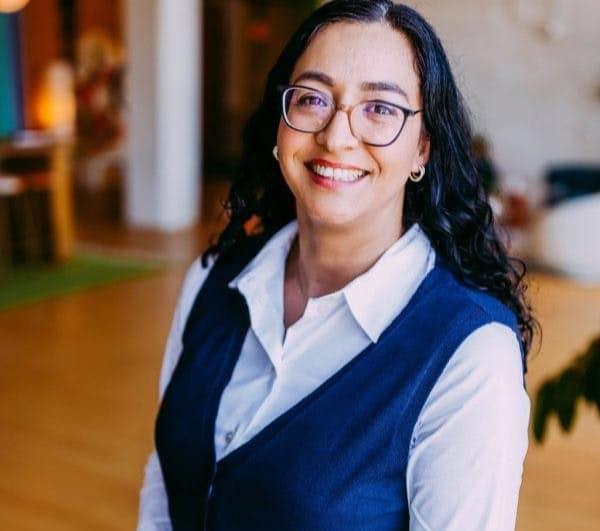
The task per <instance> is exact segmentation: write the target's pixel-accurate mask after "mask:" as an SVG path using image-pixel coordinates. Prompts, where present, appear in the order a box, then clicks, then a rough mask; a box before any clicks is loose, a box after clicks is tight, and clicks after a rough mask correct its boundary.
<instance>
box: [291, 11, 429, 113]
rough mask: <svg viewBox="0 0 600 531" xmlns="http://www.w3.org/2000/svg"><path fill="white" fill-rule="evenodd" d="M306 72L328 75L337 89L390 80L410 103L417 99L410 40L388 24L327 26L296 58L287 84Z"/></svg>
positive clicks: (339, 24)
mask: <svg viewBox="0 0 600 531" xmlns="http://www.w3.org/2000/svg"><path fill="white" fill-rule="evenodd" d="M307 70H316V71H320V72H323V73H325V74H327V75H328V76H329V77H331V78H333V80H334V82H335V85H336V88H347V89H353V88H355V87H357V86H358V85H360V84H361V83H363V82H365V81H375V82H377V81H390V82H393V83H396V84H397V85H399V86H401V87H402V89H403V90H404V91H405V92H406V93H407V95H408V98H409V100H410V103H416V102H418V100H419V98H420V96H419V76H418V75H417V72H416V71H415V67H414V52H413V49H412V46H411V44H410V41H409V40H408V38H407V37H406V36H405V35H404V34H402V33H400V32H399V31H397V30H395V29H393V28H392V27H390V26H389V25H388V24H380V23H369V24H362V23H352V22H338V23H335V24H331V25H329V26H326V27H325V28H323V29H322V30H320V31H319V33H317V34H316V35H315V37H314V38H313V40H312V41H311V43H310V44H309V45H308V47H307V48H306V50H305V51H304V53H303V54H302V55H301V56H300V58H299V59H298V61H297V63H296V65H295V67H294V70H293V72H292V75H291V79H290V81H291V82H294V80H295V79H296V78H297V77H298V76H299V75H301V74H302V73H303V72H305V71H307Z"/></svg>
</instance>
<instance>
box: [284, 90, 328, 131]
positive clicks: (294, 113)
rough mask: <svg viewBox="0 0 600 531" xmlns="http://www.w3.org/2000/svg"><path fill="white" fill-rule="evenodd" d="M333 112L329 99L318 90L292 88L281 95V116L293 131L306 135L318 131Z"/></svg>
mask: <svg viewBox="0 0 600 531" xmlns="http://www.w3.org/2000/svg"><path fill="white" fill-rule="evenodd" d="M333 111H334V106H333V102H332V101H331V99H330V98H329V97H328V96H327V95H326V94H323V93H322V92H319V91H318V90H311V89H307V88H300V87H292V88H289V89H287V90H286V91H285V92H284V94H283V115H284V118H285V120H286V121H287V122H288V124H289V125H291V126H292V127H293V128H294V129H299V130H300V131H306V132H307V133H314V132H317V131H320V130H321V129H323V127H325V126H326V125H327V123H328V122H329V119H330V118H331V115H332V114H333Z"/></svg>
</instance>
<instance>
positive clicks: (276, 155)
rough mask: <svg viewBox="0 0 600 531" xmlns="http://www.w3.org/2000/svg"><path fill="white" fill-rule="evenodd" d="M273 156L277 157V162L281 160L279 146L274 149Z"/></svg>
mask: <svg viewBox="0 0 600 531" xmlns="http://www.w3.org/2000/svg"><path fill="white" fill-rule="evenodd" d="M273 156H274V157H275V160H279V149H278V148H277V146H275V147H274V148H273Z"/></svg>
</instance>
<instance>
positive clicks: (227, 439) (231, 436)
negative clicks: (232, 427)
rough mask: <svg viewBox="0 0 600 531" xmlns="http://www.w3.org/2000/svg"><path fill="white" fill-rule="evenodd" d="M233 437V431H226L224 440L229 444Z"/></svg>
mask: <svg viewBox="0 0 600 531" xmlns="http://www.w3.org/2000/svg"><path fill="white" fill-rule="evenodd" d="M234 437H235V431H228V432H227V433H226V434H225V442H226V443H227V444H229V443H230V442H231V441H232V440H233V438H234Z"/></svg>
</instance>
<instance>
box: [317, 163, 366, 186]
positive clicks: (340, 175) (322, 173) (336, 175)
mask: <svg viewBox="0 0 600 531" xmlns="http://www.w3.org/2000/svg"><path fill="white" fill-rule="evenodd" d="M306 166H307V167H308V169H309V170H311V171H312V172H314V173H316V174H317V175H318V176H319V177H323V178H324V179H330V180H332V181H341V182H354V181H358V180H359V179H361V178H362V177H364V176H365V175H367V174H368V173H369V172H368V171H367V170H360V169H347V168H333V167H331V166H324V165H322V164H317V163H314V162H309V163H307V164H306Z"/></svg>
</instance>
